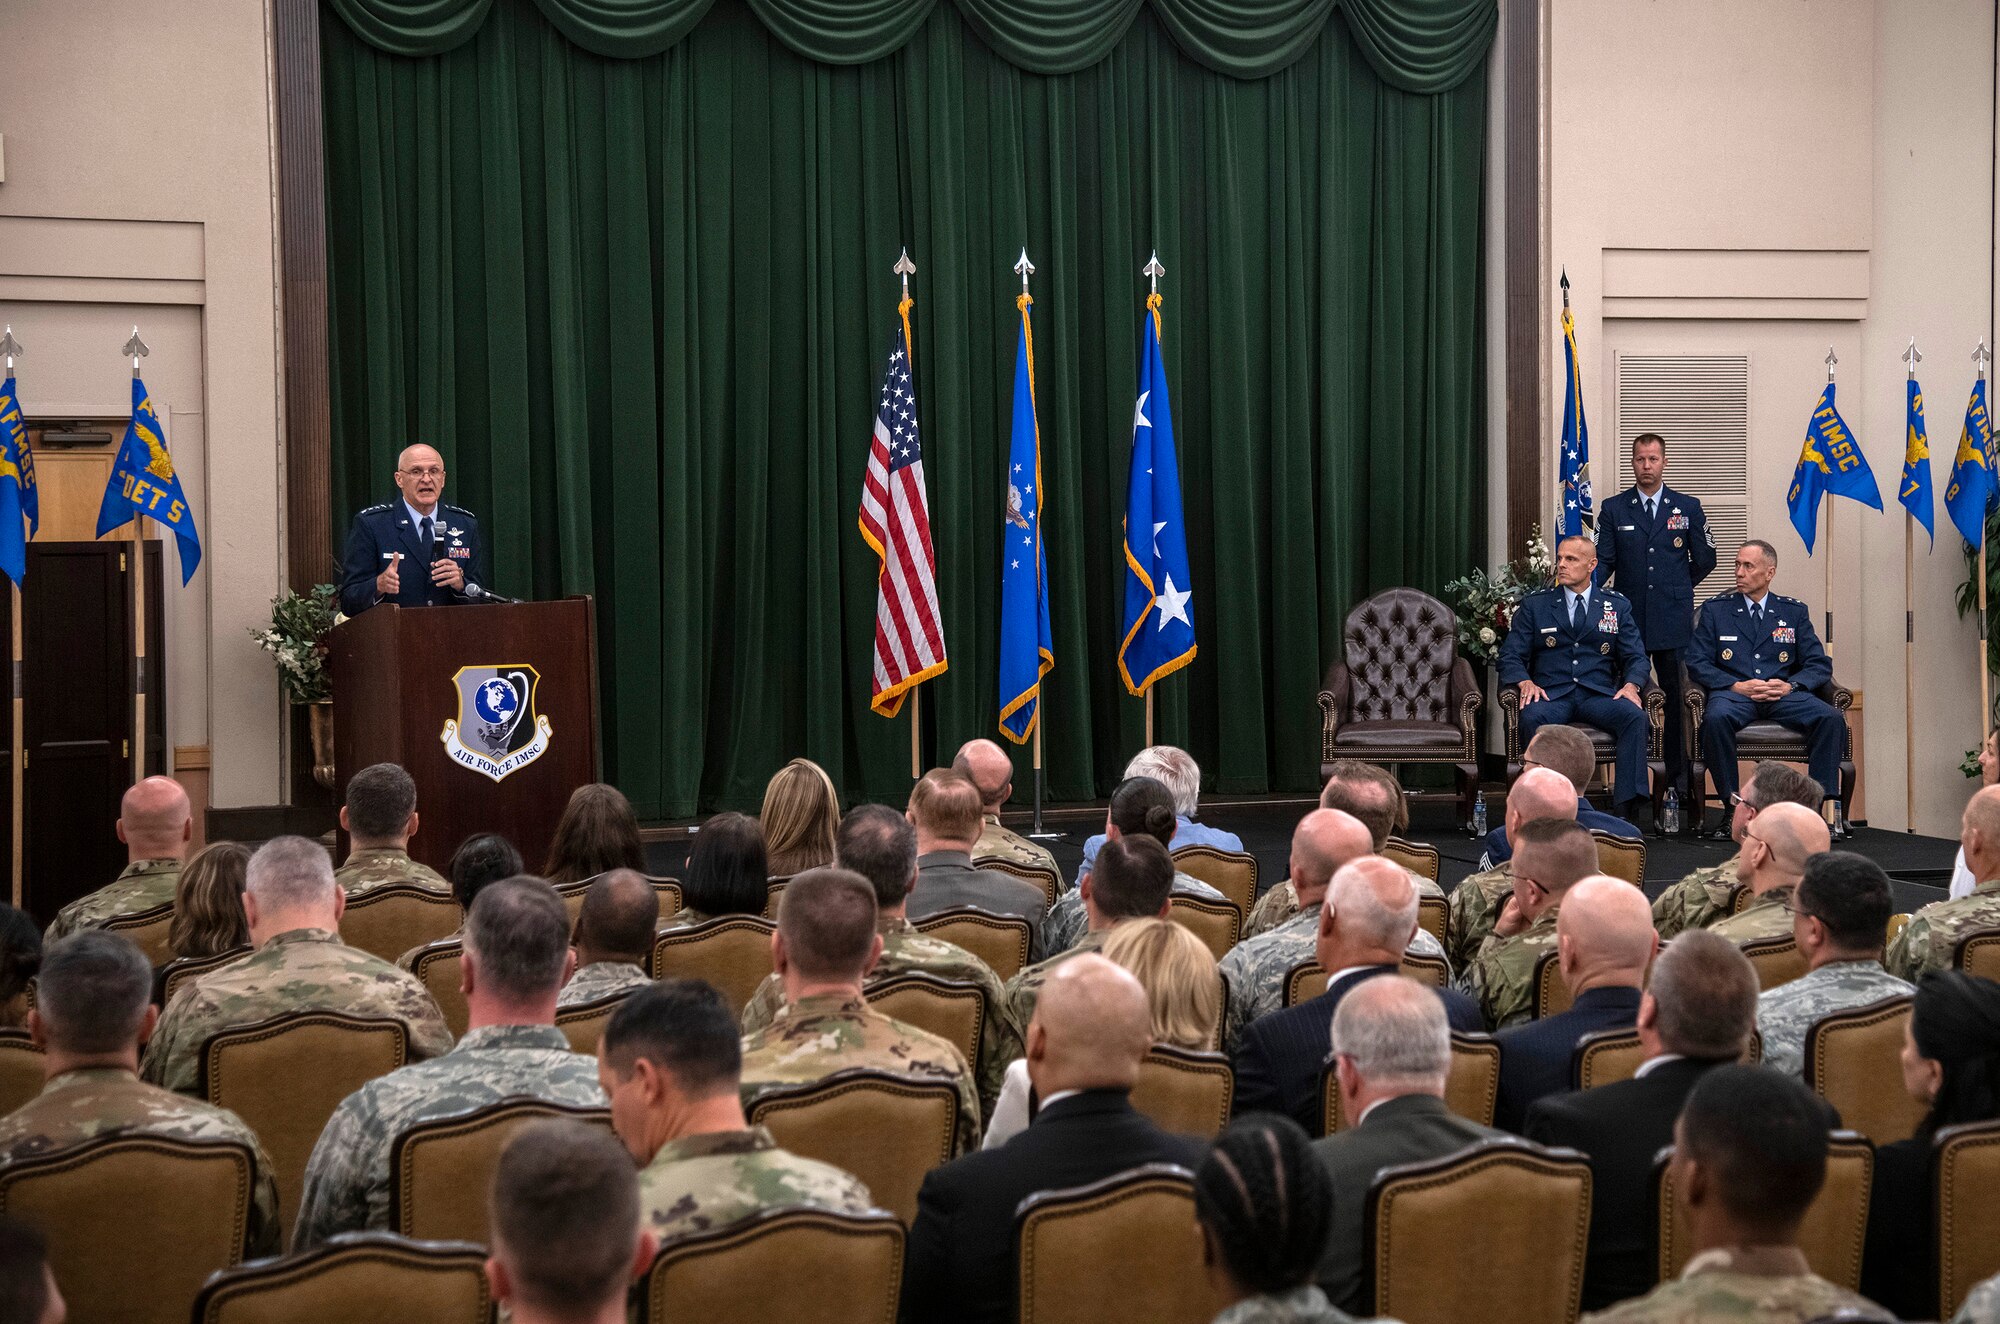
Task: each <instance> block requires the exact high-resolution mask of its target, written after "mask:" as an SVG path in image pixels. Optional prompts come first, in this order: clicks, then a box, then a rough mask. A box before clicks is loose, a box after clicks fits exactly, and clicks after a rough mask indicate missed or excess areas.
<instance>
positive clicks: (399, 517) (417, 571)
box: [340, 445, 486, 616]
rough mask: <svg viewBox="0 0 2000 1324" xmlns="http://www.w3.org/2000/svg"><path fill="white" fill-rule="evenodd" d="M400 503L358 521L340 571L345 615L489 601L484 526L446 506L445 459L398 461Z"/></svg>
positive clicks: (419, 455)
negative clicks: (382, 606)
mask: <svg viewBox="0 0 2000 1324" xmlns="http://www.w3.org/2000/svg"><path fill="white" fill-rule="evenodd" d="M396 490H397V493H398V496H397V499H396V500H394V501H385V502H383V503H382V504H381V505H379V506H370V507H368V508H367V509H366V510H363V511H361V512H359V513H358V514H356V515H355V517H354V524H353V525H352V527H350V528H349V529H348V531H347V550H346V552H345V553H344V554H343V555H342V557H341V564H340V609H341V610H342V611H344V612H346V613H347V614H348V615H349V616H359V615H360V614H361V613H362V612H364V611H367V610H368V609H369V608H370V607H373V606H375V605H376V604H377V603H380V602H393V603H395V604H396V605H397V606H399V607H438V606H444V605H446V604H448V603H457V602H476V601H478V600H479V599H480V597H481V596H483V590H482V588H481V585H482V584H484V583H485V581H486V557H485V552H484V550H483V548H482V545H481V543H480V540H479V521H478V520H476V519H474V518H473V516H472V512H471V511H469V510H465V509H462V508H460V507H458V506H447V505H445V504H444V502H443V501H442V500H440V498H441V497H443V495H444V457H443V456H442V455H439V454H438V453H437V452H436V451H434V450H432V449H431V448H430V447H429V446H423V445H417V446H408V447H405V448H404V450H403V453H402V454H401V455H400V456H398V457H397V458H396Z"/></svg>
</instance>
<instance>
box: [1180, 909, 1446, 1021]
mask: <svg viewBox="0 0 2000 1324" xmlns="http://www.w3.org/2000/svg"><path fill="white" fill-rule="evenodd" d="M1318 939H1319V912H1318V911H1317V910H1315V911H1312V912H1310V913H1302V914H1298V915H1294V916H1292V917H1291V918H1290V919H1288V920H1286V921H1285V922H1284V923H1283V924H1280V925H1279V926H1278V927H1277V928H1275V929H1272V930H1271V931H1270V932H1269V933H1261V934H1258V935H1257V936H1256V937H1255V938H1252V939H1250V940H1249V941H1247V942H1239V943H1237V944H1236V945H1235V946H1234V947H1232V948H1230V949H1229V951H1228V952H1226V953H1225V954H1224V955H1223V958H1222V960H1221V961H1219V962H1218V963H1217V966H1218V968H1219V969H1220V970H1221V971H1222V977H1223V978H1224V979H1225V980H1227V981H1228V984H1229V1007H1228V1013H1227V1015H1225V1016H1224V1017H1223V1026H1222V1048H1223V1051H1224V1052H1233V1051H1234V1050H1235V1047H1236V1043H1237V1037H1238V1036H1239V1035H1241V1034H1242V1033H1243V1031H1244V1030H1245V1029H1246V1028H1247V1027H1248V1026H1249V1024H1250V1022H1252V1021H1254V1020H1256V1019H1257V1018H1258V1017H1259V1016H1268V1015H1270V1014H1271V1013H1272V1012H1274V1011H1282V1010H1283V1009H1284V1006H1285V981H1286V980H1287V979H1288V978H1289V977H1290V976H1291V973H1292V971H1293V970H1296V969H1297V968H1298V967H1299V966H1302V965H1304V964H1305V963H1306V962H1308V961H1310V960H1312V959H1313V952H1314V948H1315V947H1316V945H1317V943H1318ZM1408 950H1409V952H1410V954H1411V955H1414V956H1443V955H1444V948H1443V947H1441V946H1439V945H1438V940H1437V939H1436V938H1433V937H1432V936H1431V935H1430V934H1429V933H1427V932H1426V931H1424V930H1423V929H1418V930H1417V931H1416V933H1415V934H1413V935H1412V936H1411V938H1410V946H1409V949H1408Z"/></svg>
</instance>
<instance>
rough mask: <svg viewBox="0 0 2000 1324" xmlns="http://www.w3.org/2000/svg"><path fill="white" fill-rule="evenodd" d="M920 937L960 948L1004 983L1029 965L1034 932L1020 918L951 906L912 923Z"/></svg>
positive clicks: (972, 907)
mask: <svg viewBox="0 0 2000 1324" xmlns="http://www.w3.org/2000/svg"><path fill="white" fill-rule="evenodd" d="M910 923H911V925H912V926H913V927H914V928H915V929H916V930H917V932H919V933H928V934H930V935H931V936H932V937H933V938H942V939H944V940H945V941H946V942H948V943H951V944H952V945H953V946H955V947H963V948H964V949H965V950H966V951H968V952H971V953H972V954H973V955H974V956H976V957H978V958H979V959H980V960H982V961H984V962H986V968H987V969H989V970H991V971H992V972H993V973H994V974H995V975H997V976H998V977H999V979H1000V982H1001V983H1003V984H1004V983H1006V982H1007V981H1008V980H1009V979H1012V978H1013V977H1014V976H1015V975H1017V974H1019V973H1021V969H1022V967H1023V966H1025V965H1027V964H1028V950H1029V947H1030V945H1031V944H1032V943H1033V941H1034V931H1033V929H1032V928H1031V927H1030V926H1029V924H1028V921H1027V920H1026V919H1024V918H1023V917H1021V916H1019V915H996V914H994V913H993V912H992V911H990V910H981V909H980V908H979V907H977V906H952V907H951V908H949V909H947V910H940V911H938V912H936V913H935V914H930V915H926V916H924V917H923V918H922V919H917V920H911V921H910Z"/></svg>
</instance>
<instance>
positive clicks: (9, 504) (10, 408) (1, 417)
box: [0, 372, 42, 586]
mask: <svg viewBox="0 0 2000 1324" xmlns="http://www.w3.org/2000/svg"><path fill="white" fill-rule="evenodd" d="M23 519H25V520H27V521H28V528H27V531H26V532H25V533H23V532H22V529H21V521H22V520H23ZM41 523H42V505H41V494H40V489H38V488H37V487H36V486H35V457H34V454H33V453H32V452H31V451H30V450H29V449H28V429H27V425H26V424H25V423H24V422H23V421H22V419H21V399H20V396H19V395H17V394H16V393H15V390H14V377H13V374H12V373H11V372H10V373H9V374H8V376H7V380H6V381H5V382H0V571H4V572H5V573H6V575H7V578H9V579H11V580H13V581H14V583H15V584H16V585H17V586H18V585H19V584H20V583H21V582H22V581H23V580H24V579H26V578H27V576H28V539H29V538H31V537H33V536H34V534H35V533H36V531H37V530H38V529H40V527H41Z"/></svg>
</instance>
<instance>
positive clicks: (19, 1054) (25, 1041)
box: [0, 1028, 47, 1117]
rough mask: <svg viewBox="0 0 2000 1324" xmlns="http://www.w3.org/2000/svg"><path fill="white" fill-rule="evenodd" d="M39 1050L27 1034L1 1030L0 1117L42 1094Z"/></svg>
mask: <svg viewBox="0 0 2000 1324" xmlns="http://www.w3.org/2000/svg"><path fill="white" fill-rule="evenodd" d="M42 1061H43V1058H42V1050H41V1049H39V1048H37V1047H35V1041H34V1040H33V1039H30V1038H29V1037H28V1032H27V1031H26V1030H15V1029H11V1028H10V1029H4V1030H0V1117H5V1116H6V1115H7V1114H8V1113H10V1112H13V1111H14V1110H15V1109H16V1108H18V1107H20V1106H21V1105H22V1104H24V1103H26V1102H27V1101H28V1100H30V1099H32V1098H34V1097H35V1096H36V1095H37V1094H40V1093H41V1092H42V1085H43V1084H44V1083H45V1081H46V1079H47V1072H45V1071H43V1069H42Z"/></svg>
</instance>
